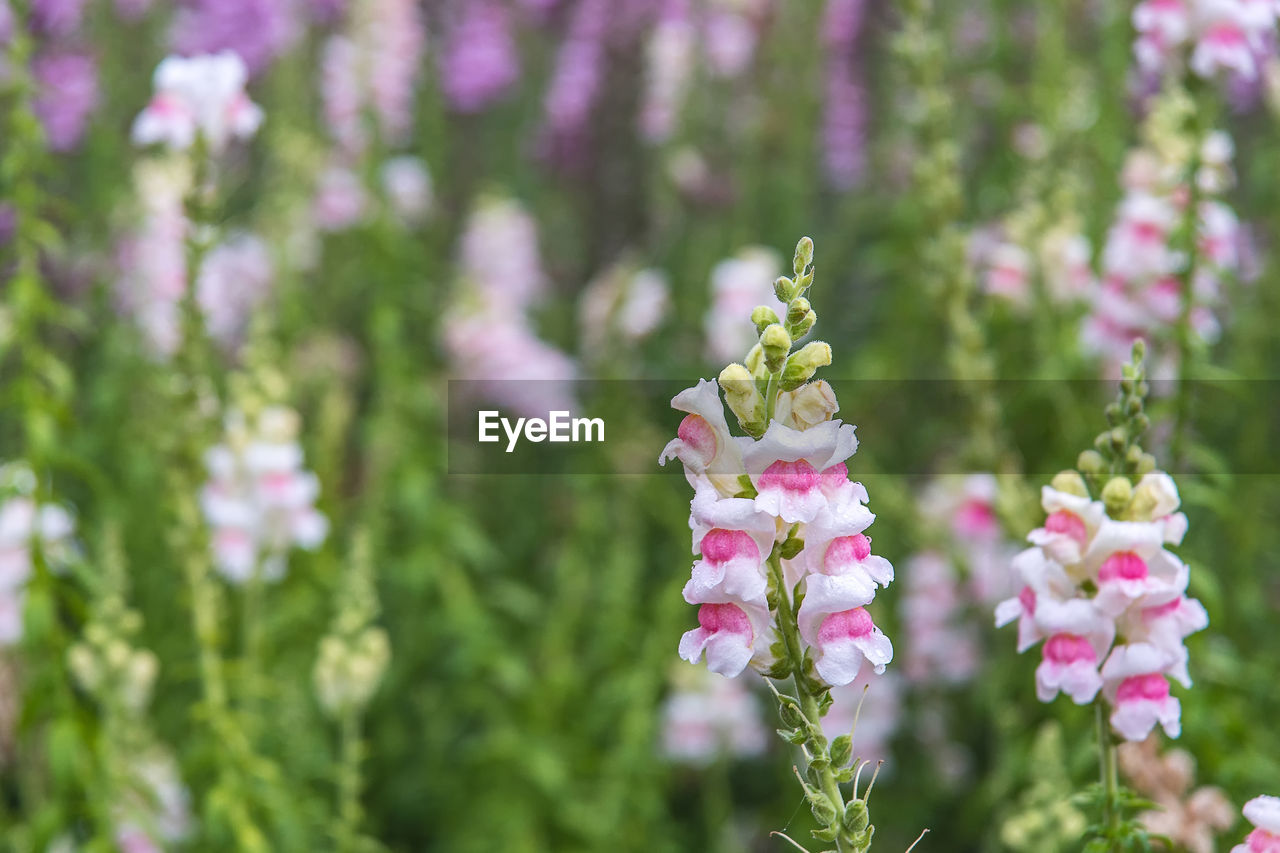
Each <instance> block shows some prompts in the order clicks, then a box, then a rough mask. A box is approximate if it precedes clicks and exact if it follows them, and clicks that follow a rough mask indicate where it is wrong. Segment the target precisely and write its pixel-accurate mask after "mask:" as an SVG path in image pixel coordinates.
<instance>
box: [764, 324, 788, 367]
mask: <svg viewBox="0 0 1280 853" xmlns="http://www.w3.org/2000/svg"><path fill="white" fill-rule="evenodd" d="M760 346H762V347H763V348H764V366H765V367H766V368H767V369H768V371H769V372H770V373H777V372H778V371H780V370H782V366H783V365H784V364H786V361H787V353H789V352H791V336H790V335H788V334H787V330H786V329H784V328H782V326H781V325H779V324H778V323H774V324H773V325H771V326H769V327H768V328H766V329H765V330H764V331H763V332H761V333H760Z"/></svg>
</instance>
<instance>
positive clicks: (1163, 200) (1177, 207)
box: [1082, 116, 1246, 373]
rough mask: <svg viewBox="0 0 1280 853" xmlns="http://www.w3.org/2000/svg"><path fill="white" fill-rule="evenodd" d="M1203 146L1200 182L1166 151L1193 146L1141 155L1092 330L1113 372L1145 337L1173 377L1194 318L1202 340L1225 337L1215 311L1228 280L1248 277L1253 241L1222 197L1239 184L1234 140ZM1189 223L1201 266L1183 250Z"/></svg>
mask: <svg viewBox="0 0 1280 853" xmlns="http://www.w3.org/2000/svg"><path fill="white" fill-rule="evenodd" d="M1158 119H1159V116H1156V117H1153V119H1152V121H1153V123H1154V122H1157V120H1158ZM1153 132H1154V134H1155V135H1156V136H1159V135H1160V134H1161V131H1159V130H1155V131H1153ZM1198 147H1199V156H1198V166H1199V168H1198V170H1197V171H1196V173H1195V175H1189V174H1188V170H1189V168H1190V164H1189V163H1184V162H1172V161H1171V160H1170V159H1169V158H1168V157H1167V156H1162V155H1161V153H1160V152H1161V151H1181V150H1183V149H1184V148H1185V146H1179V145H1169V144H1162V145H1151V146H1148V147H1143V148H1139V149H1136V150H1135V151H1133V152H1132V153H1131V154H1130V155H1129V159H1128V161H1127V163H1126V165H1125V169H1124V173H1123V175H1122V182H1123V184H1124V188H1125V196H1124V198H1123V199H1122V200H1121V202H1120V204H1119V205H1118V207H1117V210H1116V218H1115V221H1114V222H1113V224H1112V226H1111V228H1110V230H1109V231H1108V233H1107V239H1106V245H1105V247H1104V249H1103V254H1102V260H1101V267H1102V268H1101V276H1100V282H1099V284H1098V285H1097V286H1096V287H1095V288H1094V289H1093V295H1092V306H1091V311H1090V313H1089V316H1088V317H1087V318H1086V320H1085V324H1084V326H1083V329H1082V344H1083V346H1084V348H1085V350H1086V351H1089V352H1092V353H1094V354H1096V355H1098V356H1099V357H1101V359H1102V360H1103V364H1104V368H1105V369H1106V371H1107V372H1108V373H1114V372H1115V371H1116V369H1117V368H1118V366H1119V365H1121V364H1123V363H1124V362H1125V361H1126V360H1127V358H1128V353H1129V347H1130V345H1131V344H1132V342H1133V339H1134V338H1136V337H1141V338H1144V339H1146V340H1147V341H1149V342H1151V343H1152V344H1153V345H1154V346H1156V348H1157V349H1156V353H1155V354H1156V357H1157V361H1156V369H1157V371H1159V372H1161V373H1169V372H1171V371H1172V369H1173V359H1174V358H1175V356H1174V354H1173V353H1172V352H1168V351H1166V350H1170V349H1172V347H1170V346H1168V343H1169V341H1170V339H1171V338H1173V337H1174V333H1175V330H1176V329H1177V327H1178V324H1180V323H1181V322H1182V321H1183V316H1184V312H1185V316H1186V320H1187V322H1188V323H1189V324H1190V329H1191V332H1192V333H1193V334H1195V335H1196V336H1198V337H1200V338H1201V339H1203V340H1205V341H1209V342H1212V341H1213V340H1215V339H1216V338H1217V336H1218V333H1219V325H1218V320H1217V318H1216V317H1215V316H1214V313H1213V309H1214V307H1215V306H1216V305H1217V304H1218V303H1219V302H1220V301H1221V292H1222V282H1223V281H1224V280H1226V279H1228V278H1230V277H1232V276H1237V275H1241V274H1242V273H1243V266H1242V263H1241V259H1242V248H1243V246H1244V244H1245V242H1246V238H1245V232H1244V229H1243V228H1242V227H1241V226H1240V223H1239V221H1238V220H1237V218H1236V216H1235V213H1234V212H1233V211H1232V209H1231V208H1230V207H1229V206H1228V205H1227V204H1225V203H1224V202H1222V201H1221V200H1220V199H1218V198H1216V196H1217V195H1218V194H1220V193H1221V192H1222V191H1224V190H1225V189H1226V188H1228V187H1229V186H1230V185H1231V182H1232V180H1233V175H1232V171H1231V155H1232V151H1233V146H1232V143H1231V138H1230V137H1229V136H1227V135H1226V133H1225V132H1223V131H1215V132H1213V133H1211V134H1209V135H1208V136H1206V137H1205V138H1204V139H1203V140H1202V141H1201V142H1200V143H1199V146H1198ZM1191 181H1195V183H1196V185H1197V189H1198V201H1197V205H1196V209H1195V211H1194V212H1192V211H1190V210H1189V205H1190V199H1191V197H1192V193H1191V188H1190V186H1189V183H1190V182H1191ZM1188 219H1194V222H1193V226H1194V231H1195V234H1194V241H1195V242H1194V249H1195V255H1194V259H1193V258H1192V257H1190V256H1189V255H1188V252H1187V249H1188V248H1191V247H1190V246H1180V245H1175V235H1177V234H1178V233H1179V232H1180V230H1181V229H1182V227H1183V223H1184V222H1186V221H1187V220H1188ZM1193 260H1194V269H1193V270H1191V274H1190V280H1189V283H1184V279H1186V278H1187V277H1188V270H1187V267H1188V265H1189V264H1190V263H1192V261H1193ZM1188 300H1189V301H1190V305H1187V304H1186V303H1187V302H1188ZM1162 344H1164V345H1165V346H1164V347H1163V349H1162V348H1161V345H1162Z"/></svg>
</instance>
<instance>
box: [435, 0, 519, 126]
mask: <svg viewBox="0 0 1280 853" xmlns="http://www.w3.org/2000/svg"><path fill="white" fill-rule="evenodd" d="M445 11H446V19H447V20H448V21H449V22H450V23H449V24H448V31H447V33H446V34H445V45H444V52H443V53H442V54H441V57H440V84H441V87H442V88H443V89H444V94H445V97H446V98H447V99H448V101H449V105H450V106H452V107H453V109H455V110H457V111H458V112H461V113H475V112H479V111H481V110H483V109H484V108H486V107H487V106H489V105H490V104H492V103H493V102H494V101H496V100H498V99H499V98H501V97H502V96H503V95H504V94H506V92H507V91H509V90H510V89H511V87H512V85H513V84H514V83H515V82H516V80H517V79H518V78H519V76H520V57H519V55H518V54H517V53H516V45H515V40H514V39H513V38H512V34H511V16H510V12H509V11H508V9H507V6H506V4H505V3H503V2H498V0H468V2H465V3H460V4H453V5H451V6H450V5H446V6H445Z"/></svg>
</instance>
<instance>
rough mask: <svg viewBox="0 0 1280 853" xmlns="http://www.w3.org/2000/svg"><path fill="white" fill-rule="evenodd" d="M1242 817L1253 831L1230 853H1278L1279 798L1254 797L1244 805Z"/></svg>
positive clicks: (1279, 834) (1279, 836)
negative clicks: (1251, 825) (1250, 825)
mask: <svg viewBox="0 0 1280 853" xmlns="http://www.w3.org/2000/svg"><path fill="white" fill-rule="evenodd" d="M1244 816H1245V819H1246V820H1248V821H1249V823H1251V824H1253V825H1254V830H1253V831H1252V832H1250V833H1249V837H1248V838H1246V839H1245V841H1244V843H1243V844H1237V845H1236V846H1235V847H1232V848H1231V853H1280V797H1268V796H1262V797H1254V798H1253V799H1252V800H1250V801H1249V802H1247V803H1245V804H1244Z"/></svg>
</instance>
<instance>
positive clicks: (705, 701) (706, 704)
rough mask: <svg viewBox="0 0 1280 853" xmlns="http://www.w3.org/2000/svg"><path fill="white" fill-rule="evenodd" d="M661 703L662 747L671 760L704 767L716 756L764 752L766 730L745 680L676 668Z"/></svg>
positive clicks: (739, 755)
mask: <svg viewBox="0 0 1280 853" xmlns="http://www.w3.org/2000/svg"><path fill="white" fill-rule="evenodd" d="M675 682H676V683H675V686H674V689H673V690H672V692H671V695H670V696H668V697H667V699H666V701H665V702H664V703H663V705H662V752H663V754H664V755H666V756H667V757H668V758H670V759H671V760H673V761H677V762H681V763H685V764H692V765H695V766H704V765H707V764H710V763H711V762H712V761H714V760H715V759H716V758H717V757H718V756H722V755H723V756H729V757H750V756H754V755H759V754H760V753H762V752H764V750H765V748H766V746H767V745H768V742H769V730H768V728H767V727H766V726H765V724H764V720H763V719H762V717H761V715H760V703H759V700H758V699H757V697H756V696H755V694H754V693H753V692H752V691H751V689H750V688H749V686H748V685H747V684H746V683H745V681H743V680H741V679H736V678H734V679H730V678H713V677H711V676H710V675H709V674H706V673H704V672H701V671H699V670H688V669H682V670H681V671H680V672H679V673H678V674H677V675H676V679H675Z"/></svg>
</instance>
